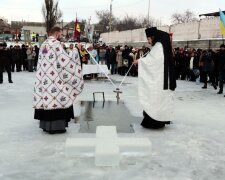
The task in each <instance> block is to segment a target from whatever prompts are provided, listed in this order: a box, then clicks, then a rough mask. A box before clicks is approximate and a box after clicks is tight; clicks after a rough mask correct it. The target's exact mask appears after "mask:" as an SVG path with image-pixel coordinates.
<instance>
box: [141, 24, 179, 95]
mask: <svg viewBox="0 0 225 180" xmlns="http://www.w3.org/2000/svg"><path fill="white" fill-rule="evenodd" d="M145 33H146V36H147V37H154V41H155V43H156V42H160V43H161V44H162V46H163V52H164V84H163V89H170V90H172V91H174V90H175V88H176V77H175V65H174V60H173V56H172V46H171V42H170V36H169V34H168V33H167V32H164V31H160V30H158V29H157V28H156V27H151V28H147V29H145Z"/></svg>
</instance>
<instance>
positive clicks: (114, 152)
mask: <svg viewBox="0 0 225 180" xmlns="http://www.w3.org/2000/svg"><path fill="white" fill-rule="evenodd" d="M97 132H98V131H97ZM119 163H120V150H119V146H118V145H117V142H116V138H115V137H114V138H102V137H100V138H97V142H96V149H95V165H96V166H119Z"/></svg>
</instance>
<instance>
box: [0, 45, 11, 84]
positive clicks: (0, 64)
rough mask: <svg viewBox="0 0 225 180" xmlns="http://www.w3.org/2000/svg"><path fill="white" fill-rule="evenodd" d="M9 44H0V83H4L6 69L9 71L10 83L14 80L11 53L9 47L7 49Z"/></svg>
mask: <svg viewBox="0 0 225 180" xmlns="http://www.w3.org/2000/svg"><path fill="white" fill-rule="evenodd" d="M6 47H7V44H6V43H1V44H0V84H2V83H3V71H4V69H5V70H6V72H7V73H8V81H9V83H13V82H12V75H11V67H10V66H11V54H10V51H9V50H8V49H6Z"/></svg>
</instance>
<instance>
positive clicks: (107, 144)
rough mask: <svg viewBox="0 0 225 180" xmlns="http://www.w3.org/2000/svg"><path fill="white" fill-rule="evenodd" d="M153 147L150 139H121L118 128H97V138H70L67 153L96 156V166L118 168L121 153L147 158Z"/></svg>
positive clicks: (68, 155) (72, 155)
mask: <svg viewBox="0 0 225 180" xmlns="http://www.w3.org/2000/svg"><path fill="white" fill-rule="evenodd" d="M151 147H152V144H151V142H150V140H149V139H148V138H131V137H128V138H121V137H117V132H116V126H97V128H96V138H68V139H67V140H66V146H65V152H66V156H67V157H77V156H95V165H96V166H118V165H119V162H120V154H121V153H123V155H129V156H140V155H142V156H146V155H150V154H151ZM94 152H95V153H94Z"/></svg>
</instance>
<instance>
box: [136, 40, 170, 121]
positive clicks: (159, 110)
mask: <svg viewBox="0 0 225 180" xmlns="http://www.w3.org/2000/svg"><path fill="white" fill-rule="evenodd" d="M138 78H139V82H138V83H139V85H138V87H139V89H138V93H139V99H140V102H141V105H142V106H143V109H144V111H145V112H146V113H147V114H148V115H149V116H150V117H151V118H153V119H155V120H158V121H171V120H172V119H173V91H171V90H170V89H167V90H164V89H163V83H164V53H163V47H162V44H161V43H160V42H157V43H156V44H155V45H154V46H153V48H152V49H151V52H150V53H149V54H148V55H147V56H146V57H144V58H142V59H140V60H139V64H138Z"/></svg>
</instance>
